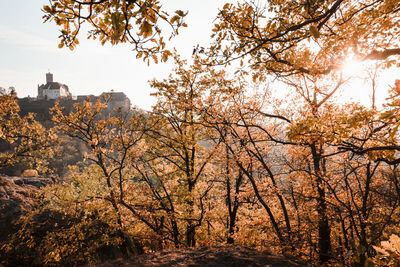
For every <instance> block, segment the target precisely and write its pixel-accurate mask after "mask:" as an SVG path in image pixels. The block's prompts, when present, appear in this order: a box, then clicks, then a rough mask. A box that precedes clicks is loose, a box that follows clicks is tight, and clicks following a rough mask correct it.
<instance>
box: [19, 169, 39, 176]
mask: <svg viewBox="0 0 400 267" xmlns="http://www.w3.org/2000/svg"><path fill="white" fill-rule="evenodd" d="M21 176H22V177H38V176H39V174H38V172H37V170H33V169H27V170H25V171H24V172H23V173H22V174H21Z"/></svg>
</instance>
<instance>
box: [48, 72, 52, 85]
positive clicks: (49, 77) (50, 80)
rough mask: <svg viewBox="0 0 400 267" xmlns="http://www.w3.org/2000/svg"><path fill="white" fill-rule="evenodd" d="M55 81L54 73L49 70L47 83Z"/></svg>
mask: <svg viewBox="0 0 400 267" xmlns="http://www.w3.org/2000/svg"><path fill="white" fill-rule="evenodd" d="M52 82H53V74H52V73H50V72H48V73H46V83H52Z"/></svg>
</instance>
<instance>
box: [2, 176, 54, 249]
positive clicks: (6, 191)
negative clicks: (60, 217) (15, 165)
mask: <svg viewBox="0 0 400 267" xmlns="http://www.w3.org/2000/svg"><path fill="white" fill-rule="evenodd" d="M53 183H54V182H53V180H52V179H50V178H41V177H32V178H28V177H9V176H0V243H1V242H2V241H5V240H6V239H7V236H8V235H9V234H10V233H12V232H13V231H15V223H16V221H17V220H18V219H19V218H20V216H21V215H23V214H25V213H26V212H28V211H30V210H32V208H33V205H34V202H35V195H36V194H37V192H38V189H39V188H40V187H43V186H46V185H49V184H53Z"/></svg>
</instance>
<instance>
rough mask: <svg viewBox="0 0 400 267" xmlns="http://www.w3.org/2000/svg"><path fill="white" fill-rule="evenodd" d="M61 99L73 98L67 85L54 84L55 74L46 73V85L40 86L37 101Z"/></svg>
mask: <svg viewBox="0 0 400 267" xmlns="http://www.w3.org/2000/svg"><path fill="white" fill-rule="evenodd" d="M60 97H72V95H71V93H70V91H69V88H68V86H67V85H65V84H62V83H59V82H54V81H53V74H52V73H50V72H48V73H46V84H42V85H40V86H39V85H38V96H37V99H39V100H40V99H57V98H60Z"/></svg>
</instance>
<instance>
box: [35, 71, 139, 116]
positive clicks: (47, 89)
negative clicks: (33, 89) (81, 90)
mask: <svg viewBox="0 0 400 267" xmlns="http://www.w3.org/2000/svg"><path fill="white" fill-rule="evenodd" d="M100 98H102V99H107V109H108V110H113V109H115V108H122V109H126V110H128V109H130V107H131V101H130V99H129V98H128V97H127V96H126V95H125V94H124V93H123V92H114V91H111V92H103V93H102V94H100V96H94V95H78V96H75V97H74V96H72V94H71V92H70V91H69V88H68V85H65V84H63V83H60V82H54V80H53V74H52V73H50V72H48V73H46V84H42V85H38V96H37V98H36V99H35V100H33V101H39V100H48V101H52V100H57V99H70V100H71V101H72V102H83V101H84V100H89V99H90V101H97V100H98V99H100ZM31 101H32V100H31Z"/></svg>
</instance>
